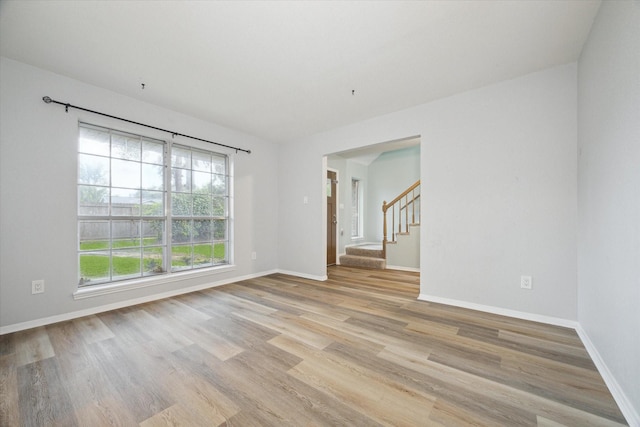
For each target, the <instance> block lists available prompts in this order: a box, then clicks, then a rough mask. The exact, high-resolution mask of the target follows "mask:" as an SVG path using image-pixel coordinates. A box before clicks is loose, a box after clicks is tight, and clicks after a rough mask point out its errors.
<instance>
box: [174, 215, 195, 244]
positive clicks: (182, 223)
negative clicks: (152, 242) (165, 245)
mask: <svg viewBox="0 0 640 427" xmlns="http://www.w3.org/2000/svg"><path fill="white" fill-rule="evenodd" d="M186 242H191V220H188V219H186V220H183V219H178V220H173V221H171V243H186Z"/></svg>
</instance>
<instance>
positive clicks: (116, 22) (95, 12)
mask: <svg viewBox="0 0 640 427" xmlns="http://www.w3.org/2000/svg"><path fill="white" fill-rule="evenodd" d="M599 5H600V1H599V0H598V1H590V0H583V1H564V0H550V1H515V0H514V1H489V0H486V1H423V2H419V1H412V2H405V1H391V2H383V1H380V2H355V1H353V2H351V1H335V2H334V1H324V2H320V1H317V2H304V1H295V2H287V1H258V2H248V1H245V2H213V1H200V2H192V1H162V2H160V1H157V2H151V1H118V2H115V1H56V0H48V1H6V0H3V1H1V2H0V53H1V54H2V55H3V56H6V57H9V58H12V59H16V60H18V61H22V62H25V63H28V64H32V65H35V66H38V67H41V68H45V69H48V70H51V71H54V72H56V73H59V74H62V75H66V76H69V77H72V78H75V79H77V80H80V81H84V82H87V83H91V84H94V85H97V86H101V87H103V88H106V89H110V90H113V91H115V92H119V93H122V94H125V95H128V96H131V97H134V98H137V99H141V100H144V101H148V102H151V103H154V104H158V105H161V106H163V107H166V108H169V109H172V110H175V111H180V112H183V113H186V114H189V115H192V116H195V117H199V118H202V119H206V120H209V121H213V122H215V123H218V124H220V125H224V126H228V127H231V128H235V129H238V130H241V131H244V132H247V133H251V134H254V135H257V136H260V137H262V138H265V139H268V140H271V141H274V142H289V141H294V140H296V139H299V138H302V137H304V136H307V135H311V134H314V133H317V132H320V131H323V130H328V129H332V128H335V127H338V126H341V125H346V124H349V123H353V122H356V121H359V120H363V119H367V118H370V117H374V116H377V115H380V114H385V113H389V112H393V111H397V110H400V109H403V108H407V107H411V106H414V105H418V104H422V103H425V102H428V101H431V100H434V99H437V98H442V97H445V96H449V95H452V94H455V93H459V92H463V91H466V90H469V89H473V88H477V87H480V86H484V85H487V84H491V83H494V82H498V81H501V80H505V79H509V78H514V77H517V76H520V75H523V74H527V73H529V72H533V71H537V70H541V69H544V68H547V67H550V66H554V65H559V64H563V63H567V62H571V61H575V60H576V59H577V58H578V56H579V54H580V51H581V49H582V46H583V44H584V42H585V39H586V37H587V35H588V32H589V29H590V27H591V25H592V23H593V19H594V17H595V14H596V13H597V10H598V7H599ZM141 83H145V89H144V90H142V88H141ZM352 90H355V94H353V95H352ZM63 101H67V102H71V103H74V100H73V99H64V100H63ZM91 107H93V108H96V109H99V106H96V105H93V106H91ZM111 113H112V114H116V113H117V112H111Z"/></svg>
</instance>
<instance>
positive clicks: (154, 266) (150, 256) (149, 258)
mask: <svg viewBox="0 0 640 427" xmlns="http://www.w3.org/2000/svg"><path fill="white" fill-rule="evenodd" d="M162 258H163V254H162V248H160V247H158V248H146V249H144V251H143V252H142V268H143V270H142V272H143V275H145V276H148V275H151V274H160V273H164V267H163V261H162Z"/></svg>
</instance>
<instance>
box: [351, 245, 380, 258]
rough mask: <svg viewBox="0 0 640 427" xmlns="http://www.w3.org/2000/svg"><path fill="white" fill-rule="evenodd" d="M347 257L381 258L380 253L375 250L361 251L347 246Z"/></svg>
mask: <svg viewBox="0 0 640 427" xmlns="http://www.w3.org/2000/svg"><path fill="white" fill-rule="evenodd" d="M346 251H347V255H356V256H366V257H371V258H383V256H382V251H381V250H380V251H379V250H375V249H363V248H359V247H357V246H347V248H346Z"/></svg>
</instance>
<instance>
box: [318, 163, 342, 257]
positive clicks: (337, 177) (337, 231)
mask: <svg viewBox="0 0 640 427" xmlns="http://www.w3.org/2000/svg"><path fill="white" fill-rule="evenodd" d="M325 158H326V157H325ZM327 172H335V174H336V181H337V182H338V183H337V184H336V220H337V221H338V223H337V224H336V236H335V237H336V265H340V256H339V254H340V172H339V171H338V170H337V169H334V168H330V167H328V166H327V167H326V168H325V170H324V173H323V176H324V179H323V182H324V183H325V185H324V187H325V191H324V198H323V199H322V206H323V208H322V210H323V212H324V215H325V216H326V215H327V191H326V182H327ZM328 220H329V219H328V218H325V219H324V223H325V225H326V224H327V222H328ZM325 236H326V233H325ZM324 244H325V250H324V253H325V254H326V253H327V246H328V245H329V242H327V241H326V238H325V242H324ZM324 263H325V265H326V263H327V260H326V259H325V262H324Z"/></svg>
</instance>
